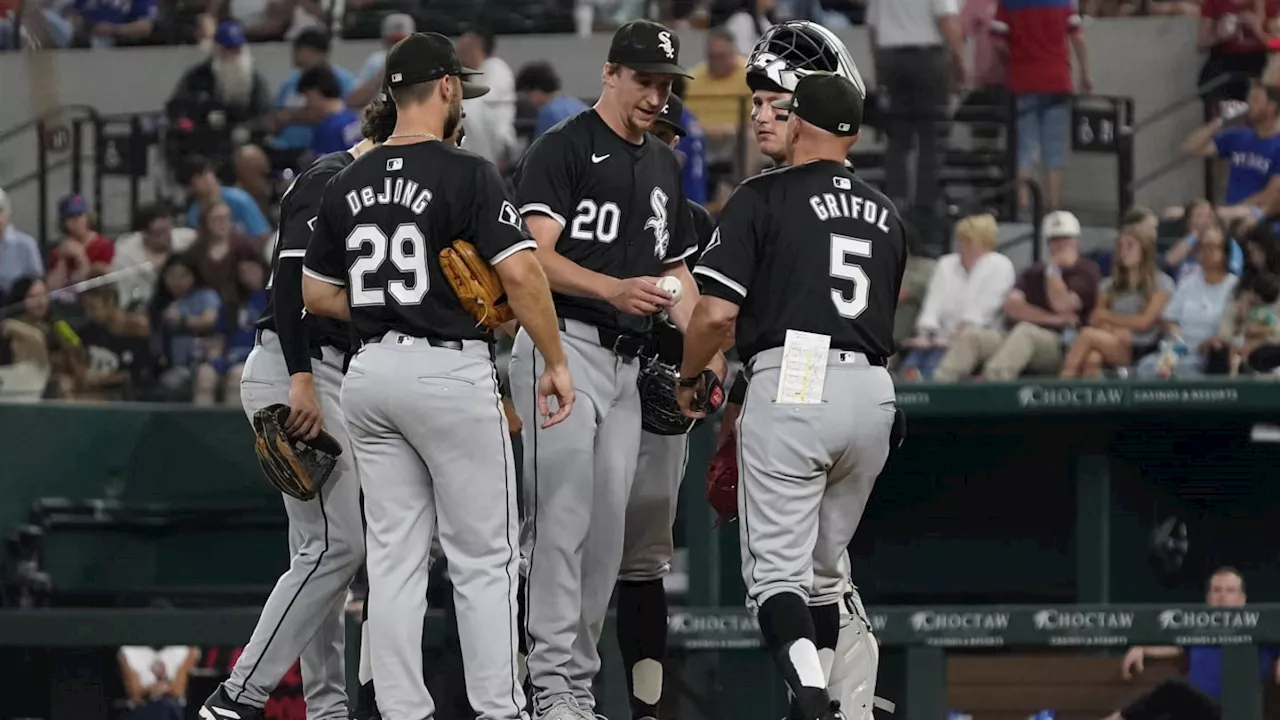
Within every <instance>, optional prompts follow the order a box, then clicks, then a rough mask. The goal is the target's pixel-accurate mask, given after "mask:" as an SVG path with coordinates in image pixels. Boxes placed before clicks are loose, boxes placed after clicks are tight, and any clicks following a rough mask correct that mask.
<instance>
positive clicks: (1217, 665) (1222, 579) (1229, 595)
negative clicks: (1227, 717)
mask: <svg viewBox="0 0 1280 720" xmlns="http://www.w3.org/2000/svg"><path fill="white" fill-rule="evenodd" d="M1205 595H1206V597H1205V604H1206V605H1209V606H1211V607H1217V608H1242V607H1244V606H1245V603H1246V602H1247V600H1248V596H1247V595H1246V594H1245V587H1244V578H1243V577H1242V576H1241V575H1240V571H1239V570H1236V569H1235V568H1233V567H1223V568H1220V569H1218V570H1217V571H1215V572H1214V573H1213V575H1211V576H1210V577H1209V583H1208V588H1206V592H1205ZM1183 657H1185V658H1186V662H1187V679H1186V680H1185V681H1184V680H1168V681H1165V682H1163V683H1161V684H1159V685H1157V686H1156V687H1155V688H1154V689H1153V690H1151V692H1149V693H1147V694H1145V695H1143V696H1142V697H1139V698H1138V699H1136V700H1134V701H1133V702H1132V703H1130V704H1129V705H1128V706H1126V707H1125V708H1124V709H1123V710H1119V711H1117V712H1115V713H1112V714H1111V715H1109V716H1107V718H1106V720H1156V719H1157V718H1216V717H1220V716H1221V712H1222V711H1221V709H1220V708H1219V705H1218V703H1219V702H1220V699H1221V697H1222V648H1221V647H1215V646H1210V645H1202V646H1195V647H1189V648H1185V649H1184V648H1180V647H1174V646H1166V647H1132V648H1129V652H1127V653H1125V655H1124V660H1123V661H1122V662H1121V664H1120V673H1121V675H1122V676H1123V677H1124V679H1125V680H1132V679H1133V678H1134V676H1135V675H1141V674H1142V673H1143V671H1144V670H1146V661H1147V659H1159V660H1165V659H1175V658H1183ZM1258 667H1259V671H1260V673H1261V675H1262V678H1263V681H1264V682H1271V681H1276V682H1278V683H1280V665H1277V663H1276V651H1275V650H1274V649H1272V648H1261V649H1260V650H1259V651H1258Z"/></svg>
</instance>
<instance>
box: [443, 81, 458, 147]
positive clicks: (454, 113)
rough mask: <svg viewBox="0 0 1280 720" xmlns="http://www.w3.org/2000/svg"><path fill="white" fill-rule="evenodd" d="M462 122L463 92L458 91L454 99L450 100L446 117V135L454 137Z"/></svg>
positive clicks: (446, 136)
mask: <svg viewBox="0 0 1280 720" xmlns="http://www.w3.org/2000/svg"><path fill="white" fill-rule="evenodd" d="M461 122H462V93H461V92H457V93H455V94H454V96H453V100H451V101H450V102H449V114H448V115H447V116H445V119H444V136H445V138H451V137H453V134H454V133H455V132H457V131H458V124H459V123H461Z"/></svg>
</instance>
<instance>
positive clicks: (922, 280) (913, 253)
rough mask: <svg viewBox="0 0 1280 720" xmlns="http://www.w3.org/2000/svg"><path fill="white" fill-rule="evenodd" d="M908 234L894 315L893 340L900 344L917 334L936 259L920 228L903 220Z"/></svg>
mask: <svg viewBox="0 0 1280 720" xmlns="http://www.w3.org/2000/svg"><path fill="white" fill-rule="evenodd" d="M904 226H905V229H906V233H907V269H906V270H905V271H904V272H903V274H902V287H901V288H900V289H899V290H898V310H897V312H895V313H894V314H893V340H894V342H895V343H898V344H899V345H901V344H902V343H905V342H906V341H907V340H910V339H911V338H913V337H915V336H916V321H917V320H919V318H920V311H921V310H923V309H924V299H925V295H926V294H927V293H928V292H929V283H930V281H932V280H933V271H934V269H935V268H936V267H937V265H938V259H937V258H935V257H931V256H930V255H929V254H927V253H926V252H925V250H926V248H925V247H924V244H923V242H922V241H921V238H920V230H919V228H918V227H917V226H916V225H915V223H913V222H911V221H909V220H908V221H906V222H905V223H904Z"/></svg>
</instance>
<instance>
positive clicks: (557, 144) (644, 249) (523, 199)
mask: <svg viewBox="0 0 1280 720" xmlns="http://www.w3.org/2000/svg"><path fill="white" fill-rule="evenodd" d="M515 177H516V198H517V199H518V201H519V202H518V204H519V207H520V212H521V214H522V215H529V214H531V213H538V214H542V215H546V216H547V217H550V218H552V219H554V220H555V221H556V222H558V223H560V225H561V227H562V230H561V232H560V238H559V240H558V241H557V242H556V252H558V253H560V254H561V255H563V256H564V257H565V258H567V259H569V260H572V261H573V262H575V263H577V264H578V265H581V266H582V267H584V268H586V269H588V270H593V271H595V272H598V273H601V274H604V275H609V276H612V277H615V278H630V277H639V276H653V275H658V274H660V273H661V272H662V269H663V266H664V265H666V264H667V263H673V262H679V261H681V260H684V259H685V258H686V257H688V256H689V255H691V254H692V253H693V251H694V249H695V247H696V239H695V238H694V236H693V230H692V228H691V227H690V222H691V221H690V218H689V212H688V208H687V207H686V205H685V199H684V190H683V188H682V187H681V182H680V178H681V170H680V161H679V160H678V159H677V158H676V155H675V152H674V151H672V150H671V148H670V147H668V146H666V145H664V144H663V143H662V142H660V141H659V140H658V139H657V138H655V137H653V136H652V135H647V134H646V135H645V139H644V143H642V144H640V145H633V144H632V143H629V142H627V141H626V140H624V139H623V138H622V137H621V136H619V135H618V134H617V133H615V132H614V131H613V130H612V129H611V128H610V127H609V126H608V125H606V124H605V122H604V120H602V119H601V118H600V115H599V114H597V113H596V111H595V110H586V111H584V112H581V113H578V114H577V115H575V116H573V117H571V118H569V119H567V120H565V121H563V122H561V123H560V124H559V125H557V126H555V127H553V128H552V129H550V130H548V131H547V132H546V133H544V134H543V135H542V136H541V137H539V138H538V139H537V140H536V141H535V142H534V143H533V145H532V146H531V147H530V148H529V152H527V153H526V154H525V156H524V157H523V158H522V159H521V161H520V165H519V166H518V167H517V168H516V175H515ZM554 298H555V303H556V311H557V313H558V314H559V315H561V316H562V317H567V318H572V319H574V320H580V321H582V322H586V323H591V324H592V325H596V326H598V327H603V328H609V329H612V330H618V331H622V332H631V333H643V332H648V330H649V328H650V325H651V321H650V319H649V318H642V317H637V316H635V315H628V314H626V313H621V312H619V311H618V310H616V309H615V308H614V307H613V306H612V305H610V304H609V303H607V302H605V301H603V300H596V299H593V298H584V297H574V296H570V295H564V294H560V293H555V294H554Z"/></svg>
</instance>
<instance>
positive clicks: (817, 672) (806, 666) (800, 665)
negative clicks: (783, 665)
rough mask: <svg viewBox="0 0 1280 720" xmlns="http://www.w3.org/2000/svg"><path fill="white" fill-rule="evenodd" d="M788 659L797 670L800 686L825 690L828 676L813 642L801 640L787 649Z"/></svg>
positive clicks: (805, 639)
mask: <svg viewBox="0 0 1280 720" xmlns="http://www.w3.org/2000/svg"><path fill="white" fill-rule="evenodd" d="M787 659H788V660H790V661H791V667H792V668H794V669H795V671H796V676H797V677H798V678H800V684H801V685H803V686H804V687H811V688H819V689H825V688H826V687H827V680H826V675H825V674H824V673H823V672H822V660H821V659H819V657H818V648H817V647H815V646H814V644H813V641H812V640H809V639H807V638H801V639H799V640H796V641H795V642H793V643H791V646H790V647H788V648H787Z"/></svg>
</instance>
